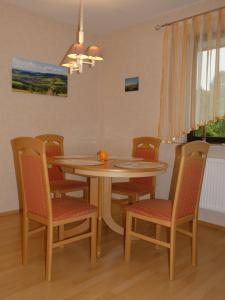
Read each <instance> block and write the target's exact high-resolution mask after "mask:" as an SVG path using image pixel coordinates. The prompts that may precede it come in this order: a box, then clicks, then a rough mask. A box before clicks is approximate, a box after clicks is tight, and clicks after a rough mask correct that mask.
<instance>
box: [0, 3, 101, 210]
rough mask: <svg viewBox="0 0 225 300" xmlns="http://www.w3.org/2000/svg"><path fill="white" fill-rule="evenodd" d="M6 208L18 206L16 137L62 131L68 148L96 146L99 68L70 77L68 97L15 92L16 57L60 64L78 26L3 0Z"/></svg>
mask: <svg viewBox="0 0 225 300" xmlns="http://www.w3.org/2000/svg"><path fill="white" fill-rule="evenodd" d="M0 37H1V55H0V70H1V71H0V107H1V109H0V124H1V128H0V178H1V179H0V212H2V211H10V210H14V209H17V208H18V200H17V191H16V182H15V174H14V167H13V158H12V152H11V146H10V140H11V139H12V138H13V137H17V136H35V135H37V134H41V133H49V132H52V133H59V134H61V135H63V136H64V137H65V151H66V152H67V153H72V152H77V153H80V152H82V153H83V152H87V153H90V152H93V151H96V147H97V146H96V137H97V131H98V128H99V123H98V119H97V116H98V114H97V105H96V103H97V102H96V101H97V100H96V99H97V98H96V97H97V90H96V89H97V76H96V72H97V69H98V67H96V68H97V69H96V68H95V69H93V70H88V72H85V73H84V74H82V76H78V75H74V76H71V77H69V85H68V93H69V95H68V97H67V98H63V97H54V96H44V95H31V94H23V93H17V92H12V90H11V62H12V58H13V57H15V56H16V57H23V58H26V59H31V60H37V61H43V62H48V63H52V64H58V63H59V61H60V60H61V58H62V56H63V55H64V53H65V50H66V49H67V48H68V47H69V45H70V44H71V43H72V42H73V39H74V28H73V27H72V26H71V27H67V26H65V25H62V24H59V23H55V22H53V21H50V20H48V19H44V18H40V17H38V16H34V15H29V14H28V13H25V12H23V11H21V10H19V9H15V8H13V7H11V6H6V5H3V4H1V5H0Z"/></svg>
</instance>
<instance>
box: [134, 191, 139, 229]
mask: <svg viewBox="0 0 225 300" xmlns="http://www.w3.org/2000/svg"><path fill="white" fill-rule="evenodd" d="M133 199H134V200H133V201H134V203H135V202H138V201H140V198H139V195H138V194H135V197H134V198H133ZM137 223H138V220H137V219H136V218H135V219H134V231H136V229H137Z"/></svg>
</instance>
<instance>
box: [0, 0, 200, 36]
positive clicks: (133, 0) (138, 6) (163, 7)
mask: <svg viewBox="0 0 225 300" xmlns="http://www.w3.org/2000/svg"><path fill="white" fill-rule="evenodd" d="M2 1H3V2H5V3H8V4H12V5H15V6H19V7H21V8H22V9H25V10H28V11H30V12H32V13H34V14H37V15H42V16H45V17H48V18H52V19H55V20H57V21H60V22H65V23H68V24H72V25H74V26H76V28H77V20H78V11H79V0H31V1H30V0H2ZM197 2H201V0H84V28H85V31H88V32H91V33H95V34H103V33H107V32H110V31H113V30H116V29H121V28H124V27H128V26H131V25H134V24H136V23H140V22H144V21H147V20H149V19H151V18H152V17H154V16H158V15H162V14H165V13H167V12H169V11H172V10H176V9H179V8H183V7H185V6H188V5H191V4H194V3H197Z"/></svg>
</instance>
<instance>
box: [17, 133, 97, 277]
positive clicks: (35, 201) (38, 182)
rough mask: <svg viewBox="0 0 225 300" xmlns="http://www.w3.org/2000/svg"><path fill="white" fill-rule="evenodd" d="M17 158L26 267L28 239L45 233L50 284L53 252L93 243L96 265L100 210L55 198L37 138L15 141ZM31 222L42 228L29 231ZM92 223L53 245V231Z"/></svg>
mask: <svg viewBox="0 0 225 300" xmlns="http://www.w3.org/2000/svg"><path fill="white" fill-rule="evenodd" d="M12 144H13V146H14V149H15V153H17V156H18V160H17V161H18V170H19V173H20V176H19V177H18V178H20V183H19V184H20V186H21V194H22V202H23V217H22V261H23V264H26V263H27V250H28V249H27V248H28V236H30V235H31V234H33V233H35V232H39V231H41V230H46V233H47V239H46V246H47V247H46V249H47V250H46V251H47V253H46V279H47V280H48V281H50V280H51V269H52V252H53V248H56V247H59V246H62V245H65V244H68V243H71V242H75V241H79V240H81V239H85V238H90V239H91V262H92V263H95V261H96V219H97V209H96V208H95V207H94V206H92V205H90V204H88V203H87V202H86V201H82V200H78V199H75V198H72V197H62V198H52V199H51V196H50V185H49V178H48V168H47V160H46V149H45V144H44V143H43V142H42V141H40V140H38V139H34V138H29V137H27V138H16V139H14V140H13V141H12ZM29 220H34V221H36V222H38V223H40V224H42V226H41V227H39V228H37V229H35V230H30V229H29ZM83 220H89V230H88V232H85V233H83V234H80V235H76V236H73V237H70V238H67V239H65V240H58V241H53V228H54V227H59V226H64V225H65V224H69V223H73V222H80V221H83Z"/></svg>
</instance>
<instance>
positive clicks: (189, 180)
mask: <svg viewBox="0 0 225 300" xmlns="http://www.w3.org/2000/svg"><path fill="white" fill-rule="evenodd" d="M208 149H209V144H207V143H205V142H202V141H194V142H190V143H187V144H184V145H182V146H181V147H180V149H179V150H178V152H177V153H178V155H180V157H178V160H177V162H178V163H179V171H178V174H177V178H176V179H175V180H176V187H175V190H174V199H173V212H172V220H176V219H177V218H183V217H186V216H188V215H196V216H197V214H198V206H199V200H200V195H201V187H202V181H203V176H204V170H205V164H206V158H207V154H208Z"/></svg>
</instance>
